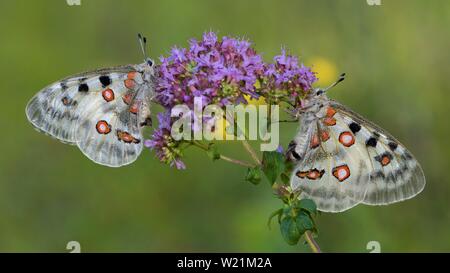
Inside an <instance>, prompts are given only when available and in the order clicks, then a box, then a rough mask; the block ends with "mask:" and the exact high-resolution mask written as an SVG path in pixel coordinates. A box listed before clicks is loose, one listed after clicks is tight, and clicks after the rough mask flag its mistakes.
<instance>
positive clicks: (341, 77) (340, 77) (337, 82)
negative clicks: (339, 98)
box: [323, 73, 345, 92]
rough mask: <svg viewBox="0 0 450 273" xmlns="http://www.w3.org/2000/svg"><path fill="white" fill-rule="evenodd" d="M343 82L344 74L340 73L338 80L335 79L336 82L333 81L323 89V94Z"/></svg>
mask: <svg viewBox="0 0 450 273" xmlns="http://www.w3.org/2000/svg"><path fill="white" fill-rule="evenodd" d="M343 80H345V73H342V74H341V75H340V76H339V78H338V79H337V81H335V82H334V83H333V84H332V85H330V86H328V87H327V88H325V89H323V92H327V91H328V89H330V88H333V87H335V86H336V85H338V84H339V83H340V82H341V81H343Z"/></svg>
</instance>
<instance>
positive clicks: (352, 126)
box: [348, 122, 361, 134]
mask: <svg viewBox="0 0 450 273" xmlns="http://www.w3.org/2000/svg"><path fill="white" fill-rule="evenodd" d="M348 127H349V128H350V130H351V131H352V133H353V134H356V133H357V132H359V131H360V130H361V125H359V124H358V123H356V122H352V123H350V125H349V126H348Z"/></svg>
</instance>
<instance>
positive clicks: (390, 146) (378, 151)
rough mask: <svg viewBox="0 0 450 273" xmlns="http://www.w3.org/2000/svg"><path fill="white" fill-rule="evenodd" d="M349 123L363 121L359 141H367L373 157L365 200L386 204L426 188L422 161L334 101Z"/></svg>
mask: <svg viewBox="0 0 450 273" xmlns="http://www.w3.org/2000/svg"><path fill="white" fill-rule="evenodd" d="M331 106H332V107H334V108H335V109H337V111H338V113H339V114H340V116H342V119H343V120H344V122H345V123H347V124H361V130H359V131H358V132H356V133H355V136H356V140H357V141H358V142H360V143H362V144H365V146H366V149H367V153H368V158H369V159H370V160H371V166H372V168H371V172H370V175H369V179H370V183H369V187H368V189H367V193H366V196H365V198H364V200H363V203H365V204H370V205H385V204H390V203H394V202H398V201H402V200H406V199H409V198H412V197H414V196H416V195H417V194H418V193H420V192H421V191H422V190H423V188H424V187H425V183H426V182H425V176H424V173H423V170H422V168H421V166H420V164H419V162H418V161H417V160H416V159H415V158H414V156H413V155H412V154H411V152H409V151H408V150H407V149H406V148H405V146H404V145H402V144H401V143H400V142H399V141H398V140H397V139H395V138H394V137H393V136H392V135H391V134H389V133H388V132H387V131H386V130H384V129H383V128H381V127H379V126H378V125H376V124H374V123H373V122H370V121H367V119H364V118H363V117H362V116H360V115H359V114H357V113H355V112H353V111H351V110H349V109H348V108H346V107H344V106H343V105H341V104H339V103H337V102H332V104H331Z"/></svg>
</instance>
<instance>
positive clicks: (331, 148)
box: [287, 74, 425, 212]
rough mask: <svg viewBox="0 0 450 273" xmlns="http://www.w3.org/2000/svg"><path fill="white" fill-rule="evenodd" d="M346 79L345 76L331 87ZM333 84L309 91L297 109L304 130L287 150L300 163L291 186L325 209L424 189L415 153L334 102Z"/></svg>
mask: <svg viewBox="0 0 450 273" xmlns="http://www.w3.org/2000/svg"><path fill="white" fill-rule="evenodd" d="M343 79H344V74H343V75H342V76H341V78H340V79H339V80H338V81H337V82H336V83H335V84H333V85H332V86H334V85H336V84H337V83H338V82H340V81H342V80H343ZM332 86H330V87H332ZM330 87H329V88H330ZM329 88H327V89H325V90H320V89H316V90H314V92H311V93H309V94H308V95H307V97H306V98H305V99H304V100H303V104H304V106H303V107H302V108H301V109H298V111H299V112H298V113H299V116H300V119H301V120H300V130H299V131H298V133H297V135H296V137H295V139H294V140H293V141H292V142H291V143H290V145H289V148H288V150H287V155H288V156H289V158H290V159H291V160H293V161H294V162H295V168H294V171H293V173H292V176H291V179H290V184H291V187H292V189H293V190H294V191H301V193H300V198H309V199H313V200H314V201H315V203H316V204H317V207H318V209H319V210H321V211H325V212H340V211H344V210H347V209H349V208H352V207H353V206H355V205H357V204H360V203H363V204H368V205H386V204H390V203H394V202H399V201H402V200H406V199H409V198H412V197H414V196H416V195H417V194H418V193H420V192H421V191H422V190H423V188H424V187H425V176H424V173H423V170H422V168H421V167H420V165H419V163H418V162H417V160H416V159H415V158H414V157H413V156H412V154H411V153H410V152H409V151H408V150H407V149H406V148H405V147H404V146H403V145H402V144H400V142H398V140H396V139H395V138H394V137H393V136H391V135H390V134H389V133H388V132H386V131H385V130H384V129H382V128H380V127H379V126H377V125H375V124H374V123H372V122H370V121H368V120H367V119H365V118H363V117H362V116H360V115H359V114H357V113H355V112H353V111H351V110H350V109H348V108H347V107H346V106H344V105H342V104H340V103H338V102H336V101H333V100H330V99H329V98H328V97H327V96H326V91H327V90H328V89H329ZM324 136H326V137H324Z"/></svg>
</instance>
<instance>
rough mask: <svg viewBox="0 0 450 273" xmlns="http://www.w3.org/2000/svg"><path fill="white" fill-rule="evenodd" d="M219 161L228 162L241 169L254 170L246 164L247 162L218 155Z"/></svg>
mask: <svg viewBox="0 0 450 273" xmlns="http://www.w3.org/2000/svg"><path fill="white" fill-rule="evenodd" d="M220 159H223V160H225V161H228V162H231V163H234V164H237V165H240V166H243V167H249V168H254V167H255V166H254V165H252V164H250V163H247V162H244V161H240V160H237V159H234V158H230V157H228V156H224V155H220Z"/></svg>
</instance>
